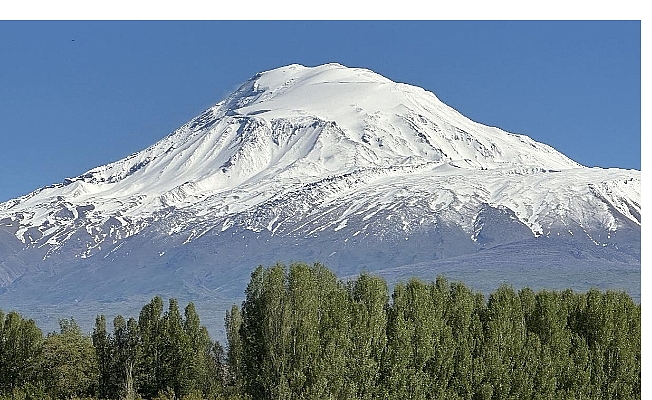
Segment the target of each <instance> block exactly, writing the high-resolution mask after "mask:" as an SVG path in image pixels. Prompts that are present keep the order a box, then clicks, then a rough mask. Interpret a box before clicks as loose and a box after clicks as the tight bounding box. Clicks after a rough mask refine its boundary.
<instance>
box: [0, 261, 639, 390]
mask: <svg viewBox="0 0 652 400" xmlns="http://www.w3.org/2000/svg"><path fill="white" fill-rule="evenodd" d="M225 330H226V343H225V347H223V345H222V344H220V343H219V342H217V341H213V340H212V339H211V338H210V335H209V334H208V331H207V330H206V328H205V327H203V326H201V322H200V317H199V315H198V314H197V311H196V310H195V307H194V305H193V304H192V303H189V304H187V305H186V306H185V308H183V311H182V309H181V308H180V305H179V304H178V302H177V300H175V299H170V300H169V302H168V304H167V307H166V305H165V304H164V302H163V299H162V298H160V297H155V298H153V299H152V300H151V301H150V302H149V303H148V304H146V305H144V306H143V308H142V310H141V312H140V315H139V316H138V317H137V318H135V317H129V318H128V319H125V318H124V317H122V316H118V317H116V318H115V319H114V320H113V321H112V329H109V328H108V327H107V322H106V319H105V317H104V316H103V315H99V316H98V317H97V318H96V321H95V327H94V329H93V332H92V334H90V335H87V334H84V333H83V332H82V331H81V329H80V328H79V326H78V325H77V323H76V321H75V320H74V319H72V318H71V319H64V320H61V321H60V331H59V332H53V333H49V334H47V335H43V333H42V331H41V330H40V329H39V328H38V327H37V326H36V324H35V323H34V321H32V320H27V319H24V318H23V317H22V316H21V315H20V314H18V313H17V312H13V311H12V312H9V313H8V314H6V315H5V314H4V313H3V312H2V311H0V399H28V398H29V399H32V398H34V399H36V398H43V399H48V398H49V399H60V398H61V399H62V398H98V399H123V398H127V399H136V398H144V399H173V398H175V399H202V398H204V399H404V398H412V399H510V398H512V399H539V398H548V399H549V398H554V399H579V398H582V399H584V398H587V399H604V398H610V399H640V398H641V306H640V304H635V303H634V302H633V301H632V299H631V297H630V296H628V295H627V294H626V293H625V292H618V291H606V292H601V291H599V290H597V289H593V290H590V291H588V292H586V293H575V292H574V291H572V290H570V289H568V290H564V291H550V290H540V291H537V292H534V291H533V290H531V289H529V288H523V289H520V290H518V291H517V290H515V289H514V288H512V287H511V286H508V285H502V286H500V287H499V288H497V289H496V290H495V291H494V292H492V293H490V294H489V295H488V296H485V295H483V294H482V293H479V292H475V291H473V290H471V289H470V288H468V287H467V286H466V285H465V284H464V283H461V282H453V283H450V282H448V281H447V280H446V279H445V278H444V277H438V278H437V279H436V280H435V281H434V282H424V281H422V280H419V279H410V280H409V281H408V282H402V283H399V284H396V285H395V286H394V287H393V289H392V291H391V294H390V290H389V287H388V285H387V283H386V282H385V281H384V280H383V279H381V278H378V277H375V276H373V275H371V274H366V273H363V274H361V275H360V276H358V277H357V278H356V279H354V280H349V281H343V280H339V279H338V278H337V277H336V276H335V275H334V274H333V273H332V272H331V271H330V270H329V269H327V268H326V267H325V266H323V265H321V264H319V263H316V264H313V265H308V264H304V263H295V264H292V265H290V266H285V265H283V264H276V265H274V266H271V267H267V268H265V267H262V266H261V267H258V268H256V269H255V270H254V271H253V272H252V274H251V280H250V282H249V284H248V286H247V289H246V291H245V300H244V301H243V303H242V305H241V307H238V306H237V305H233V307H232V308H231V309H230V310H229V311H228V312H227V313H226V316H225Z"/></svg>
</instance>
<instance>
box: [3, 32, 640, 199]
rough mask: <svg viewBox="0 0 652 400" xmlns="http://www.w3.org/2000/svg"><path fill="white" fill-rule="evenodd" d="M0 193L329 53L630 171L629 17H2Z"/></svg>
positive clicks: (571, 152)
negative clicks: (261, 76)
mask: <svg viewBox="0 0 652 400" xmlns="http://www.w3.org/2000/svg"><path fill="white" fill-rule="evenodd" d="M0 55H1V56H0V151H1V154H2V156H1V157H0V201H5V200H8V199H10V198H13V197H17V196H20V195H23V194H27V193H28V192H30V191H32V190H34V189H36V188H38V187H41V186H44V185H48V184H52V183H56V182H61V181H63V180H64V178H66V177H72V176H77V175H80V174H82V173H83V172H85V171H87V170H89V169H91V168H93V167H95V166H98V165H102V164H106V163H108V162H111V161H115V160H117V159H120V158H122V157H125V156H127V155H129V154H131V153H133V152H136V151H138V150H141V149H143V148H145V147H147V146H149V145H150V144H153V143H154V142H156V141H157V140H159V139H161V138H162V137H164V136H166V135H167V134H169V133H170V132H171V131H173V130H174V129H175V128H177V127H178V126H180V125H182V124H183V123H185V122H186V121H188V120H189V119H190V118H192V117H193V116H195V115H197V114H199V113H200V112H201V111H202V110H204V109H206V108H208V107H210V106H211V105H213V104H214V103H216V102H218V101H219V100H221V99H222V98H223V97H225V96H226V95H227V94H228V93H230V92H231V91H232V90H234V89H235V88H236V87H237V86H238V85H239V84H240V83H242V82H244V81H245V80H247V79H248V78H250V77H251V76H252V75H254V74H255V73H257V72H259V71H263V70H268V69H272V68H276V67H279V66H282V65H287V64H291V63H299V64H303V65H309V66H312V65H317V64H322V63H326V62H339V63H342V64H344V65H347V66H351V67H364V68H369V69H372V70H374V71H376V72H378V73H380V74H382V75H384V76H386V77H388V78H390V79H392V80H394V81H398V82H405V83H410V84H413V85H418V86H421V87H424V88H425V89H427V90H430V91H432V92H434V93H435V94H436V95H437V96H438V97H439V98H440V99H441V100H442V101H444V102H445V103H447V104H449V105H450V106H452V107H454V108H455V109H457V110H458V111H460V112H461V113H462V114H464V115H466V116H467V117H469V118H471V119H473V120H475V121H478V122H481V123H484V124H487V125H492V126H498V127H500V128H502V129H505V130H508V131H510V132H516V133H522V134H526V135H529V136H530V137H532V138H533V139H535V140H538V141H541V142H544V143H547V144H549V145H551V146H553V147H555V148H557V149H558V150H560V151H561V152H563V153H565V154H566V155H568V156H569V157H571V158H573V159H574V160H576V161H578V162H580V163H582V164H584V165H587V166H601V167H619V168H633V169H639V170H640V169H641V24H640V22H638V21H620V22H613V21H611V22H609V21H555V22H546V21H500V22H486V21H485V22H482V21H467V22H460V21H420V22H418V21H400V22H391V21H332V22H327V21H305V22H287V21H250V22H238V21H205V22H200V21H183V22H155V21H140V22H138V21H132V22H129V21H118V22H115V21H113V22H111V21H92V22H91V21H85V22H84V21H0Z"/></svg>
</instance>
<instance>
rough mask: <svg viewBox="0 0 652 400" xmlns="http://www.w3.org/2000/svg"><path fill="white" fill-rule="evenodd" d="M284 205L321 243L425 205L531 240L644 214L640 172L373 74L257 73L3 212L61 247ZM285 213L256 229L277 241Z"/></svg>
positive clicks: (178, 228)
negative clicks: (492, 221)
mask: <svg viewBox="0 0 652 400" xmlns="http://www.w3.org/2000/svg"><path fill="white" fill-rule="evenodd" d="M284 196H285V197H284ZM283 198H287V199H290V200H293V201H295V203H296V204H293V206H292V207H295V209H296V210H300V211H301V212H302V213H304V214H305V215H309V216H310V217H308V219H312V221H313V222H314V223H316V224H317V226H311V228H310V231H311V232H312V233H314V232H320V231H323V230H325V229H327V227H329V226H331V229H334V230H335V231H339V230H342V229H344V228H346V227H347V226H349V225H350V221H349V220H348V219H347V218H348V217H350V216H352V215H360V216H362V220H363V221H367V220H369V219H372V218H374V217H376V215H377V214H378V215H385V214H382V213H389V214H388V215H387V216H389V215H391V212H392V211H393V210H395V209H396V208H397V207H398V206H399V205H401V204H409V205H410V206H411V207H417V206H419V205H420V204H422V205H423V207H422V213H423V215H421V216H419V218H418V219H417V220H418V221H420V222H419V223H418V224H422V223H424V221H428V220H429V218H430V219H432V216H433V215H437V216H438V217H439V218H443V219H448V220H450V221H453V222H454V223H455V224H457V225H460V226H462V227H463V228H464V229H465V230H466V231H468V232H469V234H470V235H472V234H473V221H474V220H475V216H476V215H477V213H478V210H479V208H480V206H481V205H482V204H483V203H486V204H489V205H491V206H494V207H505V208H508V209H511V210H513V211H514V213H515V215H516V217H517V218H518V219H519V220H520V221H521V222H523V223H524V224H526V225H527V226H528V227H529V228H530V229H531V230H532V232H533V233H534V234H535V235H541V234H543V232H545V231H549V230H550V227H551V226H552V225H554V224H558V223H560V221H564V223H570V222H575V223H577V224H579V225H580V226H587V227H588V226H593V225H595V226H600V227H603V228H605V229H608V230H611V231H613V230H616V229H618V222H617V220H618V219H617V218H616V216H615V215H614V210H616V211H617V212H618V213H620V214H622V216H624V217H625V218H627V219H629V220H631V221H633V222H634V223H636V224H639V225H640V204H641V201H640V171H633V170H620V169H609V170H607V169H600V168H586V167H583V166H581V165H579V164H578V163H576V162H574V161H573V160H571V159H569V158H568V157H566V156H564V155H563V154H561V153H559V152H558V151H556V150H555V149H553V148H552V147H550V146H548V145H545V144H542V143H538V142H536V141H534V140H532V139H531V138H529V137H527V136H523V135H517V134H512V133H508V132H504V131H502V130H500V129H498V128H495V127H487V126H484V125H482V124H479V123H476V122H473V121H471V120H470V119H468V118H466V117H464V116H462V115H461V114H460V113H459V112H457V111H456V110H454V109H452V108H450V107H448V106H447V105H445V104H444V103H442V102H441V101H440V100H439V99H438V98H437V97H436V96H435V95H434V94H433V93H431V92H428V91H426V90H424V89H422V88H418V87H415V86H411V85H407V84H403V83H395V82H392V81H391V80H389V79H387V78H385V77H382V76H380V75H378V74H376V73H374V72H372V71H370V70H366V69H360V68H347V67H345V66H342V65H340V64H326V65H320V66H317V67H305V66H302V65H297V64H293V65H289V66H286V67H281V68H278V69H274V70H271V71H266V72H263V73H260V74H258V75H256V76H254V77H253V78H252V79H251V80H249V81H248V82H246V83H244V84H243V85H242V86H241V87H240V88H239V89H238V90H237V91H236V92H234V93H233V94H232V95H230V96H229V97H227V98H226V99H224V100H223V101H221V102H220V103H218V104H216V105H215V106H213V107H211V108H210V109H208V110H206V111H205V112H203V113H202V114H200V115H199V116H198V117H196V118H194V119H193V120H191V121H190V122H188V123H187V124H185V125H183V126H182V127H180V128H179V129H177V130H176V131H175V132H173V133H172V134H170V135H169V136H167V137H165V138H163V139H162V140H160V141H159V142H157V143H155V144H153V145H152V146H150V147H148V148H147V149H145V150H143V151H140V152H138V153H135V154H132V155H131V156H129V157H126V158H124V159H122V160H119V161H116V162H114V163H111V164H108V165H104V166H100V167H97V168H94V169H92V170H90V171H88V172H87V173H85V174H82V175H81V176H79V177H75V178H71V179H69V180H67V184H66V185H63V184H60V185H53V186H51V187H47V188H42V189H38V190H36V191H34V192H33V193H30V194H28V195H26V196H23V197H21V198H18V199H14V200H10V201H7V202H5V203H2V204H0V220H1V219H3V218H6V217H9V218H17V215H19V214H20V215H21V218H22V219H21V220H20V227H19V229H18V230H17V231H16V232H15V235H16V237H17V238H19V239H20V240H21V241H23V242H26V240H27V239H26V233H27V231H28V230H29V229H30V228H32V227H37V228H38V229H39V230H40V231H41V233H43V236H42V237H41V238H40V239H39V238H36V239H34V240H36V242H37V243H38V242H39V241H42V242H43V243H46V242H47V243H48V244H49V245H51V246H54V247H57V246H62V245H63V244H64V242H65V241H66V240H67V239H68V238H70V237H71V236H72V234H73V233H74V232H76V231H78V230H81V229H83V230H84V231H86V232H87V234H88V235H89V236H91V237H100V238H102V237H108V238H111V240H112V243H115V242H116V238H125V237H128V236H132V235H135V234H137V233H138V232H139V231H140V230H142V229H144V228H146V227H147V226H148V225H149V223H150V222H151V221H152V220H155V219H159V218H165V215H167V214H168V213H170V212H172V211H171V210H183V211H186V212H187V213H188V215H193V216H194V217H195V218H196V220H192V221H191V220H186V221H181V222H179V223H178V224H176V225H175V224H171V225H170V227H169V234H170V235H174V234H177V233H180V232H187V231H189V230H190V229H193V226H194V225H195V224H196V225H197V226H200V225H201V229H199V228H198V230H197V231H201V232H203V233H201V234H200V235H203V234H204V233H205V232H207V231H208V230H209V229H210V228H211V227H213V226H217V227H218V228H219V229H221V231H226V230H228V229H229V228H230V227H231V226H233V225H234V223H235V222H234V220H233V219H232V217H234V216H236V215H242V214H246V213H248V212H253V210H258V211H260V210H259V208H260V207H261V206H262V205H264V204H268V203H270V204H271V203H273V202H274V201H275V200H276V199H278V200H279V201H281V200H282V199H283ZM88 205H92V206H93V207H92V209H88V210H87V211H85V212H83V213H82V212H80V210H81V209H80V208H78V207H80V206H88ZM342 205H345V206H346V208H345V211H344V212H343V213H340V214H337V215H331V214H333V213H335V211H334V210H339V209H341V208H340V207H341V206H342ZM286 206H287V205H284V204H281V205H280V206H279V205H278V204H277V205H275V206H273V207H275V208H270V209H269V210H267V214H266V215H268V218H266V219H260V220H252V221H251V223H250V225H249V227H250V228H251V229H252V230H254V231H257V232H260V231H262V230H263V229H265V230H268V231H270V232H272V233H276V232H277V231H278V229H279V226H280V225H281V224H284V223H285V221H284V220H279V215H280V213H281V211H283V209H284V207H286ZM270 207H271V206H270ZM401 218H403V217H401ZM110 220H111V221H114V220H115V221H116V222H117V223H116V224H109V221H110ZM389 221H390V222H388V223H394V222H391V218H390V219H389ZM402 221H403V222H402V229H404V230H406V231H409V230H410V229H411V227H410V226H411V225H410V221H409V220H402ZM396 223H398V222H396ZM107 224H109V225H110V227H109V226H107ZM365 230H366V227H365V228H363V229H359V230H357V231H356V233H355V234H354V236H355V235H357V234H359V233H360V232H364V231H365ZM99 233H103V236H97V235H98V234H99ZM48 235H50V236H48ZM196 237H197V234H196V233H192V234H191V235H190V236H188V238H187V240H188V241H190V240H193V238H196ZM102 240H104V239H102ZM92 242H93V246H94V247H95V246H97V247H99V246H100V245H101V242H102V241H101V240H100V241H99V242H97V241H96V240H92ZM94 247H93V248H94Z"/></svg>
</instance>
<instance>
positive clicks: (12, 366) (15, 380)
mask: <svg viewBox="0 0 652 400" xmlns="http://www.w3.org/2000/svg"><path fill="white" fill-rule="evenodd" d="M42 342H43V333H42V332H41V330H40V329H39V328H38V327H37V326H36V324H35V323H34V321H33V320H31V319H30V320H26V319H24V318H23V317H21V316H20V314H18V313H17V312H13V311H12V312H10V313H9V314H7V315H6V316H5V315H4V313H3V312H2V311H1V310H0V393H3V392H5V393H11V392H13V391H14V389H16V388H18V387H21V386H23V385H25V384H30V383H31V384H36V381H37V373H38V365H37V361H38V356H39V352H40V350H41V345H42Z"/></svg>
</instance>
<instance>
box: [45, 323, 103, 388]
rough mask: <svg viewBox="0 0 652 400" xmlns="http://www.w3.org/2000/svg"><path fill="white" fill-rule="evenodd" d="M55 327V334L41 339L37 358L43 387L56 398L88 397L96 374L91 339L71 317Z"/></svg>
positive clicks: (95, 384) (94, 383)
mask: <svg viewBox="0 0 652 400" xmlns="http://www.w3.org/2000/svg"><path fill="white" fill-rule="evenodd" d="M59 326H60V328H61V330H60V332H59V333H51V334H49V335H48V336H47V337H46V338H45V341H44V343H43V350H42V353H41V354H40V358H39V361H40V370H41V372H42V373H43V376H44V381H45V385H46V387H47V389H48V391H49V392H50V394H51V395H52V396H53V397H56V398H72V397H83V396H91V395H93V394H94V393H95V391H96V389H97V381H98V375H99V370H98V362H97V356H96V354H95V349H94V348H93V343H92V339H91V338H90V337H88V336H85V335H84V334H83V333H82V332H81V329H80V328H79V325H77V323H76V322H75V320H74V319H73V318H71V319H69V320H68V319H62V320H60V321H59Z"/></svg>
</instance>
